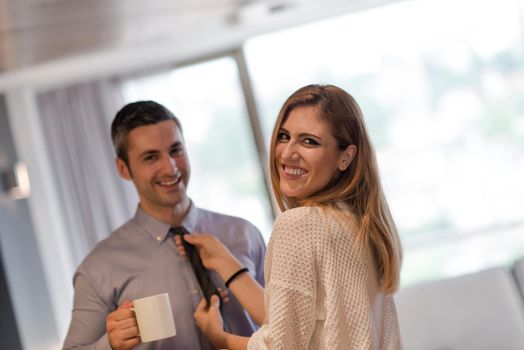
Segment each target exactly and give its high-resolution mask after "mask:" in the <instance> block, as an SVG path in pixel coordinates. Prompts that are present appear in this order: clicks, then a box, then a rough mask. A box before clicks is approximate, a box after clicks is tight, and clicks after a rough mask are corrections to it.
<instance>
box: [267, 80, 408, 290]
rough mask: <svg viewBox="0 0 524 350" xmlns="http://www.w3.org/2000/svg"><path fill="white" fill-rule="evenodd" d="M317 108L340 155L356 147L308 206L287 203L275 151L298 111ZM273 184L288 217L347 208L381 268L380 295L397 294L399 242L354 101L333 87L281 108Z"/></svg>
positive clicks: (310, 91) (317, 88)
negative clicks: (293, 211)
mask: <svg viewBox="0 0 524 350" xmlns="http://www.w3.org/2000/svg"><path fill="white" fill-rule="evenodd" d="M304 106H314V107H317V108H318V111H319V115H320V116H321V118H322V119H323V120H324V122H325V123H326V124H327V125H328V127H329V130H330V132H331V135H333V137H334V138H335V139H336V141H337V144H338V148H339V150H344V149H346V148H347V147H348V146H349V145H355V146H356V148H357V152H356V155H355V157H354V158H353V160H352V162H351V164H350V166H349V167H348V168H347V169H346V170H345V171H343V172H340V173H339V174H338V176H335V177H334V178H333V179H332V180H331V182H330V183H329V184H328V185H327V186H326V187H325V188H323V189H321V190H320V191H318V192H317V193H314V194H313V195H311V196H309V197H308V198H306V199H304V200H297V199H295V198H289V197H286V196H285V195H284V194H283V193H282V191H281V190H280V186H279V182H280V177H279V174H278V164H277V163H276V160H275V147H276V143H277V140H278V139H277V137H278V134H279V131H280V129H281V127H282V124H283V123H284V122H285V121H286V119H287V117H288V116H289V114H290V112H291V111H292V110H293V109H294V108H296V107H304ZM269 167H270V179H271V186H272V189H273V194H274V196H275V200H276V202H277V203H278V205H279V207H280V209H281V210H282V211H285V210H287V209H290V208H295V207H298V206H304V205H320V206H323V205H325V206H331V205H333V204H335V203H337V202H344V203H346V204H347V205H348V206H349V207H350V208H351V210H352V211H353V213H354V214H355V216H356V218H357V220H358V223H359V229H358V238H359V240H360V241H361V242H363V243H364V244H365V245H366V246H367V247H368V248H369V249H370V251H371V253H372V254H373V256H374V259H375V261H376V263H377V267H378V271H379V278H380V285H381V289H382V290H383V291H384V292H386V293H392V292H394V291H396V290H397V289H398V286H399V281H400V265H401V260H402V249H401V245H400V238H399V236H398V233H397V229H396V227H395V223H394V222H393V218H392V216H391V213H390V211H389V207H388V204H387V202H386V198H385V196H384V192H383V190H382V186H381V183H380V177H379V172H378V166H377V161H376V157H375V151H374V149H373V146H372V144H371V140H370V138H369V136H368V133H367V131H366V127H365V123H364V118H363V116H362V112H361V110H360V107H359V106H358V104H357V102H356V101H355V99H354V98H353V97H352V96H351V95H350V94H348V93H347V92H346V91H344V90H342V89H340V88H338V87H336V86H333V85H308V86H305V87H302V88H300V89H299V90H297V91H296V92H294V93H293V94H292V95H291V96H290V97H289V98H288V99H287V100H286V102H285V103H284V105H283V106H282V108H281V110H280V113H279V115H278V118H277V121H276V124H275V128H274V129H273V134H272V137H271V148H270V164H269Z"/></svg>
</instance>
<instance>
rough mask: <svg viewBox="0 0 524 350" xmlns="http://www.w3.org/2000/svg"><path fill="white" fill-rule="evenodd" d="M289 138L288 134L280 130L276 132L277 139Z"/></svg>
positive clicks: (286, 139) (284, 139) (285, 139)
mask: <svg viewBox="0 0 524 350" xmlns="http://www.w3.org/2000/svg"><path fill="white" fill-rule="evenodd" d="M288 140H289V135H288V134H286V133H284V132H281V133H279V134H278V141H281V142H282V141H288Z"/></svg>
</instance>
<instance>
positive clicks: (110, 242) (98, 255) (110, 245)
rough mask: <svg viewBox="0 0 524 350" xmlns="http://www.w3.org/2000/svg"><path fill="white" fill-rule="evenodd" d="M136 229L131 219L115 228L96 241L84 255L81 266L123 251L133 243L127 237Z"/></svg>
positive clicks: (133, 233) (134, 232) (103, 259)
mask: <svg viewBox="0 0 524 350" xmlns="http://www.w3.org/2000/svg"><path fill="white" fill-rule="evenodd" d="M138 229H139V228H138V226H137V224H136V223H135V222H133V219H131V220H129V221H127V222H126V223H124V224H123V225H121V226H120V227H118V228H116V229H115V230H114V231H113V232H111V233H110V234H109V236H107V237H106V238H104V239H102V240H100V241H99V242H98V243H96V245H95V246H94V247H93V249H91V251H90V252H89V253H88V254H87V255H86V257H85V259H84V260H83V262H82V263H81V266H83V265H86V264H87V265H92V264H96V263H97V262H102V261H105V260H106V259H108V258H110V257H111V256H116V255H117V254H115V253H117V252H118V253H125V252H126V251H128V250H129V248H130V246H131V245H133V244H134V243H133V241H132V240H130V239H129V237H130V236H133V235H135V234H136V232H137V231H138Z"/></svg>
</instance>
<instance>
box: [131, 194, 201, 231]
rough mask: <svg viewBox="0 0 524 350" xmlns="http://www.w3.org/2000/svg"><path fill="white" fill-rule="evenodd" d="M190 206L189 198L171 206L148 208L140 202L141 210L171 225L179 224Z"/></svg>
mask: <svg viewBox="0 0 524 350" xmlns="http://www.w3.org/2000/svg"><path fill="white" fill-rule="evenodd" d="M190 206H191V201H190V200H189V198H187V199H186V200H184V201H182V202H181V203H178V204H177V205H175V206H173V207H162V208H158V207H155V208H148V207H144V206H143V205H142V203H140V208H142V210H143V211H145V212H146V213H147V214H148V215H150V216H152V217H153V218H155V219H156V220H158V221H161V222H163V223H165V224H168V225H171V226H180V225H181V224H182V221H184V218H185V217H186V215H187V213H188V211H189V207H190Z"/></svg>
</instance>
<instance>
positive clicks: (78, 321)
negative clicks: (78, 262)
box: [63, 272, 113, 350]
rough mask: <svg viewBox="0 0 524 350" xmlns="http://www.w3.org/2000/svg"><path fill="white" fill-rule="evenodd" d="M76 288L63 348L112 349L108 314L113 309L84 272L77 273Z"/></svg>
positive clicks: (66, 349) (65, 349)
mask: <svg viewBox="0 0 524 350" xmlns="http://www.w3.org/2000/svg"><path fill="white" fill-rule="evenodd" d="M74 288H75V296H74V300H73V314H72V318H71V324H70V326H69V331H68V333H67V336H66V339H65V341H64V347H63V349H64V350H68V349H81V350H111V346H110V345H109V339H108V337H107V333H106V316H107V315H108V314H109V312H111V311H113V310H112V309H111V308H110V307H109V306H108V305H106V304H105V303H104V302H103V300H102V298H100V296H99V295H98V293H97V292H96V289H95V288H94V287H93V286H92V284H91V283H90V282H89V280H88V278H87V277H86V275H85V274H84V273H82V272H77V273H76V274H75V277H74Z"/></svg>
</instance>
